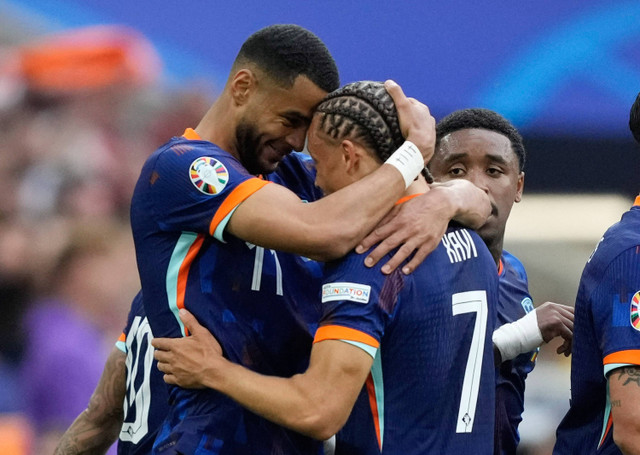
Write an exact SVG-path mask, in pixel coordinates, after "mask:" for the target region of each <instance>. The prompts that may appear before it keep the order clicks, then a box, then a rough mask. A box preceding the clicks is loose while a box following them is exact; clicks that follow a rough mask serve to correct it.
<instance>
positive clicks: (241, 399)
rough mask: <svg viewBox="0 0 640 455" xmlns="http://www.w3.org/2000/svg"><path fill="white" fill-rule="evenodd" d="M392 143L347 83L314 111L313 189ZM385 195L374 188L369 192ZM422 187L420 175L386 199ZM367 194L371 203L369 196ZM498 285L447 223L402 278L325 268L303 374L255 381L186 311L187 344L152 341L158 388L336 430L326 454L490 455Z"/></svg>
mask: <svg viewBox="0 0 640 455" xmlns="http://www.w3.org/2000/svg"><path fill="white" fill-rule="evenodd" d="M402 142H403V137H402V133H401V132H400V130H399V128H398V124H397V114H396V111H395V107H394V104H393V100H392V99H391V97H390V96H389V94H388V93H387V92H386V90H385V89H384V86H383V85H382V84H381V83H378V82H371V81H363V82H356V83H352V84H348V85H346V86H345V87H343V88H341V89H339V90H337V91H335V92H332V93H331V94H330V95H328V96H327V97H326V98H325V99H324V101H323V102H322V103H320V104H319V106H318V107H317V109H316V112H315V114H314V116H313V120H312V123H311V126H310V129H309V135H308V141H307V147H308V151H309V153H310V155H311V156H312V157H313V159H314V161H315V162H316V169H317V177H316V183H317V184H318V186H320V188H321V189H322V190H323V191H324V192H325V193H328V194H330V193H334V192H337V191H339V190H340V189H341V188H343V187H345V186H347V185H349V184H350V183H353V182H355V181H357V180H359V179H362V178H364V177H365V176H367V175H370V174H371V173H372V172H375V170H376V169H378V168H379V167H380V166H381V165H382V163H383V162H384V160H385V156H387V155H388V154H389V152H390V151H392V150H394V149H395V148H396V147H397V145H396V144H398V143H402ZM380 191H384V188H380ZM425 191H429V188H428V185H427V183H426V182H425V180H424V179H423V178H422V177H419V178H418V179H416V180H414V181H412V182H411V183H410V185H409V187H408V188H407V190H406V192H405V194H404V196H403V197H402V198H401V199H400V200H399V201H398V204H400V203H403V201H405V200H408V199H411V198H413V197H414V196H416V195H418V194H421V193H423V192H425ZM369 197H376V195H375V194H371V195H370V196H369ZM496 292H497V277H496V273H495V265H494V262H493V259H492V257H491V254H490V253H489V251H488V249H487V248H486V246H485V244H484V243H483V242H482V240H481V239H480V238H479V237H478V236H477V234H475V232H473V231H470V230H467V229H465V228H462V227H460V226H458V225H452V226H450V227H449V228H448V229H447V231H446V233H445V234H444V237H443V238H442V241H441V242H440V243H439V245H438V246H437V248H436V249H435V250H434V251H433V252H432V253H431V254H430V255H428V256H427V258H426V259H425V261H424V262H423V263H422V264H421V265H420V266H418V267H417V268H416V270H414V271H413V273H411V274H410V275H405V274H403V273H402V272H401V271H400V270H399V269H397V270H396V271H394V272H392V273H390V274H384V273H381V266H379V265H378V266H375V267H366V266H365V265H364V264H363V262H362V258H361V256H360V255H358V254H357V253H355V252H351V253H350V254H348V255H347V256H346V257H344V258H343V259H341V260H339V261H334V262H331V263H328V264H327V265H326V266H325V270H324V279H323V285H322V290H321V293H320V294H321V295H319V296H318V298H319V299H320V300H321V302H322V307H323V308H322V309H323V313H324V314H323V317H322V319H321V321H320V324H319V328H318V330H317V331H316V334H315V339H314V344H313V347H312V350H311V357H310V362H309V366H308V369H307V370H306V371H305V372H304V373H302V374H296V375H293V376H291V377H286V378H285V377H275V376H267V375H261V374H258V373H256V372H254V371H251V370H249V369H247V368H244V367H242V366H240V365H237V364H234V363H232V362H230V361H228V360H227V359H225V357H224V356H223V355H222V349H221V348H220V346H219V345H218V343H217V341H216V340H215V339H214V338H213V337H212V335H211V334H210V333H209V332H208V331H207V330H206V329H205V328H204V327H202V326H200V325H199V324H198V321H197V320H196V319H195V318H194V317H193V315H192V314H191V313H189V312H187V311H184V310H183V311H181V312H180V318H181V320H182V322H183V323H184V324H185V327H187V328H188V330H189V331H190V333H191V336H190V337H187V338H182V339H180V340H175V339H155V340H154V342H153V345H154V346H155V347H156V354H155V355H156V358H157V360H158V368H159V369H160V370H161V371H163V372H164V373H165V376H164V378H165V381H166V382H168V383H169V384H178V385H180V386H182V387H203V386H204V387H209V388H212V389H215V390H218V391H220V392H222V393H224V394H226V395H227V396H229V397H230V398H232V399H233V400H234V401H237V402H238V403H240V404H242V405H243V406H245V407H247V408H248V409H249V410H251V411H253V412H255V413H257V414H259V415H261V416H263V417H265V418H267V419H269V420H272V421H273V422H276V423H278V424H280V425H283V426H285V427H288V428H291V429H293V430H296V431H298V432H301V433H303V434H306V435H309V436H311V437H313V438H316V439H320V440H323V439H327V438H329V437H331V436H332V435H334V434H335V433H336V432H338V431H339V430H340V429H341V428H342V430H341V431H340V433H339V435H338V437H337V443H336V447H335V450H336V453H345V454H379V453H380V452H382V450H383V448H384V453H388V454H406V453H412V454H427V453H447V454H466V453H468V451H469V448H470V447H473V452H474V454H487V455H488V454H491V453H493V425H494V419H493V415H494V391H495V376H494V366H493V350H492V349H493V348H492V341H491V333H492V332H493V327H494V319H495V308H494V304H495V302H496V299H497V295H496Z"/></svg>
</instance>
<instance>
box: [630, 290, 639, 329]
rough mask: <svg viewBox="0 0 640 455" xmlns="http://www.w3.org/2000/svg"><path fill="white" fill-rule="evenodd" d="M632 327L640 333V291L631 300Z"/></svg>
mask: <svg viewBox="0 0 640 455" xmlns="http://www.w3.org/2000/svg"><path fill="white" fill-rule="evenodd" d="M631 326H632V327H633V328H634V329H636V330H638V331H640V291H638V292H636V293H635V294H634V295H633V297H632V298H631Z"/></svg>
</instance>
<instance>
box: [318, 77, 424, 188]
mask: <svg viewBox="0 0 640 455" xmlns="http://www.w3.org/2000/svg"><path fill="white" fill-rule="evenodd" d="M316 112H319V113H321V114H322V117H321V119H320V128H321V129H322V131H324V132H325V133H326V134H327V135H329V136H330V137H332V138H333V139H335V140H342V139H344V138H346V137H351V138H353V139H357V140H359V141H361V142H362V143H363V145H365V146H366V147H367V148H369V149H371V150H372V151H373V152H374V153H375V155H376V156H377V157H378V158H379V159H380V161H381V162H384V161H385V160H386V159H387V158H389V157H390V156H391V154H392V153H393V152H394V151H396V150H397V149H398V148H399V147H400V146H401V145H402V143H403V142H404V140H405V139H404V136H403V135H402V131H401V130H400V123H399V121H398V111H397V110H396V106H395V104H394V102H393V98H391V95H389V93H388V92H387V90H386V89H385V88H384V84H383V83H382V82H376V81H359V82H353V83H351V84H347V85H345V86H344V87H342V88H339V89H338V90H335V91H333V92H331V93H329V94H328V95H327V96H326V97H325V99H324V100H323V101H322V103H320V105H319V106H318V108H317V109H316ZM425 177H426V178H427V181H429V182H433V178H431V176H430V175H429V176H427V175H425Z"/></svg>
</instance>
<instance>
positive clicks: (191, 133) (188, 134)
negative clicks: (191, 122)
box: [182, 128, 202, 141]
mask: <svg viewBox="0 0 640 455" xmlns="http://www.w3.org/2000/svg"><path fill="white" fill-rule="evenodd" d="M182 137H184V138H185V139H189V140H190V141H199V140H202V138H201V137H200V135H199V134H198V133H196V130H194V129H193V128H187V129H186V130H184V133H183V134H182Z"/></svg>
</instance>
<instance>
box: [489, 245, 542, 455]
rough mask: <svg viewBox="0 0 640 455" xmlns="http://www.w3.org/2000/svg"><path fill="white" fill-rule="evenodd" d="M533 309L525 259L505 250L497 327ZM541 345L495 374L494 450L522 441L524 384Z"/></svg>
mask: <svg viewBox="0 0 640 455" xmlns="http://www.w3.org/2000/svg"><path fill="white" fill-rule="evenodd" d="M530 311H534V307H533V301H532V300H531V295H530V294H529V281H528V279H527V273H526V271H525V269H524V266H523V265H522V263H521V262H520V261H519V260H518V258H516V257H515V256H513V255H512V254H510V253H508V252H507V251H503V252H502V257H501V258H500V267H499V269H498V305H497V319H496V321H497V323H496V328H497V327H500V326H502V325H504V324H507V323H510V322H514V321H517V320H518V319H520V318H522V317H523V316H524V315H525V314H527V313H528V312H530ZM537 355H538V349H536V350H534V351H531V352H527V353H525V354H520V355H519V356H517V357H516V358H515V359H513V360H509V361H507V362H502V364H501V365H500V368H499V369H498V375H497V377H496V433H495V453H497V454H505V455H507V454H514V453H516V447H517V446H518V443H519V442H520V435H519V433H518V425H519V424H520V422H521V421H522V412H523V411H524V386H525V379H526V378H527V375H528V374H529V373H530V372H531V370H533V367H534V366H535V362H536V357H537Z"/></svg>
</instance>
